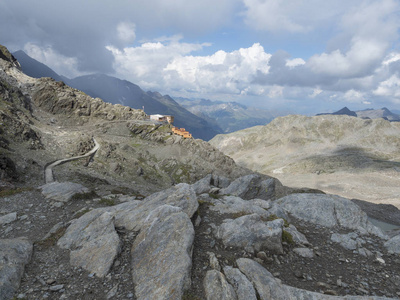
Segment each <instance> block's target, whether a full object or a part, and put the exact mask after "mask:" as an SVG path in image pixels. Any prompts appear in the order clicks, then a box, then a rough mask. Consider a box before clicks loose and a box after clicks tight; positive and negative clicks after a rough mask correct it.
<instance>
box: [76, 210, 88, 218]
mask: <svg viewBox="0 0 400 300" xmlns="http://www.w3.org/2000/svg"><path fill="white" fill-rule="evenodd" d="M89 211H91V210H90V209H89V208H86V209H84V210H80V211H78V212H77V213H76V214H74V217H75V218H76V219H79V218H80V217H82V216H83V215H84V214H86V213H88V212H89Z"/></svg>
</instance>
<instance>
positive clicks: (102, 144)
mask: <svg viewBox="0 0 400 300" xmlns="http://www.w3.org/2000/svg"><path fill="white" fill-rule="evenodd" d="M1 53H2V54H1V55H0V57H2V58H1V59H0V105H1V106H0V116H1V132H0V134H1V139H0V154H1V160H0V167H1V172H2V173H1V178H0V179H1V180H0V182H1V190H0V299H7V300H8V299H96V300H99V299H137V300H142V299H143V300H144V299H177V300H181V299H185V300H188V299H210V300H211V299H246V300H250V299H254V300H256V299H262V300H267V299H268V300H269V299H271V300H272V299H278V300H279V299H282V300H287V299H293V300H294V299H332V300H334V299H373V300H378V299H398V297H399V296H400V286H399V282H400V277H399V274H398V270H399V268H400V256H399V255H400V252H399V249H400V232H399V230H398V229H396V228H398V227H397V226H396V225H400V224H399V222H398V220H399V219H400V213H399V211H398V210H396V209H395V208H393V207H391V206H383V207H380V214H379V215H378V214H375V213H374V212H375V208H376V207H377V206H373V207H372V209H371V208H370V206H368V205H364V204H363V203H362V202H360V203H359V204H360V205H361V206H359V205H356V204H355V203H354V202H352V201H350V200H348V199H345V198H341V197H338V196H334V195H326V194H323V193H322V192H321V191H318V190H311V189H306V188H301V189H293V188H288V187H285V186H283V185H282V184H281V183H280V182H279V180H277V179H275V178H273V177H269V176H267V175H262V174H258V173H253V172H251V171H249V170H248V169H245V168H241V167H238V166H237V165H236V164H235V163H234V161H233V160H232V159H231V158H229V157H227V156H225V155H223V154H222V153H221V152H220V151H218V150H217V149H216V148H214V147H213V146H211V145H210V144H208V143H206V142H204V141H202V140H195V139H182V138H181V137H179V136H175V135H173V134H172V132H171V128H170V126H169V125H165V124H164V125H163V124H158V123H153V122H150V121H147V120H146V115H145V114H144V112H143V111H142V110H135V109H131V108H129V107H124V106H122V105H111V104H108V103H104V102H103V101H102V100H101V99H93V98H91V97H90V96H88V95H86V94H85V93H83V92H80V91H79V90H76V89H73V88H70V87H68V86H66V85H65V84H63V83H62V82H56V81H54V80H52V79H49V78H42V79H34V78H31V77H28V76H27V75H25V74H24V73H22V72H21V71H20V70H19V69H18V63H17V62H16V61H15V60H14V59H13V57H12V56H11V55H10V54H9V52H8V51H7V50H5V49H1ZM4 57H5V59H3V58H4ZM58 164H59V165H58ZM49 173H50V175H51V176H48V175H49ZM44 175H46V176H44ZM44 177H45V178H46V182H44ZM360 207H363V209H364V210H365V211H363V210H362V209H361V208H360ZM366 212H368V214H370V215H371V216H373V217H375V218H377V219H380V220H382V221H386V222H387V221H390V222H391V223H392V224H393V226H394V229H390V230H389V231H386V230H385V231H382V229H380V228H378V227H376V226H375V225H373V223H371V222H370V221H369V219H368V217H367V214H366ZM382 216H383V217H382ZM388 216H390V218H389V217H388ZM396 220H397V221H396Z"/></svg>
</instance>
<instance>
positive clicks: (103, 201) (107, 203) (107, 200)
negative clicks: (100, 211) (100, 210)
mask: <svg viewBox="0 0 400 300" xmlns="http://www.w3.org/2000/svg"><path fill="white" fill-rule="evenodd" d="M99 204H102V205H105V206H114V205H115V204H117V203H116V202H115V198H114V199H110V198H101V199H100V201H99Z"/></svg>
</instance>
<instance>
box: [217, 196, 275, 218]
mask: <svg viewBox="0 0 400 300" xmlns="http://www.w3.org/2000/svg"><path fill="white" fill-rule="evenodd" d="M257 200H258V201H255V200H250V201H249V200H243V199H241V198H239V197H236V196H224V197H222V198H221V199H211V202H212V204H213V205H212V206H210V210H212V211H216V212H219V213H220V214H249V215H250V214H258V215H260V216H261V217H263V218H268V217H269V216H270V215H271V213H270V212H268V210H267V209H266V208H271V206H272V204H271V201H266V200H261V199H257Z"/></svg>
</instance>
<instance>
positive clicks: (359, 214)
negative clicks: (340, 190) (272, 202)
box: [277, 194, 385, 238]
mask: <svg viewBox="0 0 400 300" xmlns="http://www.w3.org/2000/svg"><path fill="white" fill-rule="evenodd" d="M277 203H278V204H279V205H280V206H281V207H282V208H283V209H284V210H286V211H287V212H288V213H289V214H291V215H293V216H294V217H296V218H297V219H300V220H304V221H307V222H309V223H313V224H316V225H320V226H324V227H329V228H332V227H335V226H340V227H344V228H347V229H353V230H357V231H359V232H360V233H361V234H367V233H370V234H374V235H376V236H379V237H381V238H385V235H384V234H383V233H382V231H381V230H380V229H379V228H377V227H376V226H374V225H373V224H372V223H371V222H370V221H369V220H368V217H367V215H366V213H365V212H363V211H362V210H361V209H360V207H359V206H357V205H356V204H354V203H353V202H351V201H350V200H348V199H345V198H342V197H339V196H334V195H324V194H291V195H288V196H286V197H283V198H281V199H279V200H277Z"/></svg>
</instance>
